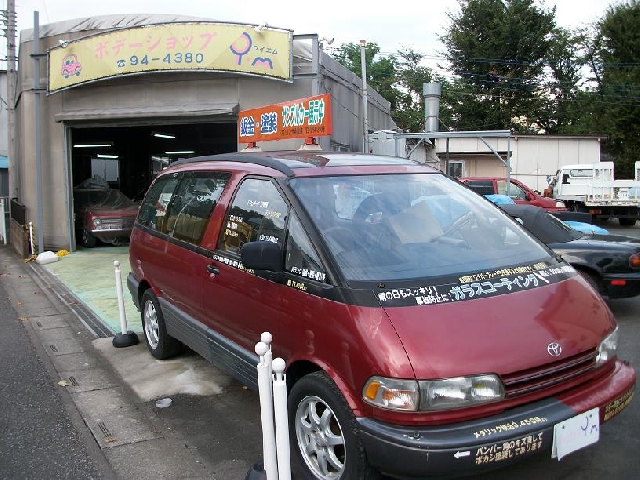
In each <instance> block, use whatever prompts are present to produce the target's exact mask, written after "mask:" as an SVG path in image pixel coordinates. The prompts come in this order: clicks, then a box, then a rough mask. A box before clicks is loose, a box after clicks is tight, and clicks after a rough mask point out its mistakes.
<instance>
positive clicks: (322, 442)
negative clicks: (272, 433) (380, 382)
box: [288, 372, 380, 480]
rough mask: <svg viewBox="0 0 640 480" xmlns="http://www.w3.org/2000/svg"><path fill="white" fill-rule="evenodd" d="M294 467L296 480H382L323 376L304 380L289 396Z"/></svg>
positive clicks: (345, 406)
mask: <svg viewBox="0 0 640 480" xmlns="http://www.w3.org/2000/svg"><path fill="white" fill-rule="evenodd" d="M288 408H289V419H290V432H289V436H290V442H291V463H292V465H293V469H294V472H295V473H296V478H304V479H305V480H306V479H320V480H329V479H333V480H338V479H342V480H350V479H367V480H373V479H379V478H380V474H379V473H378V472H376V471H375V470H374V469H373V468H372V467H371V466H369V464H368V462H367V458H366V455H365V451H364V447H363V445H362V441H361V440H360V438H359V436H358V431H359V427H358V422H357V421H356V418H355V416H354V415H353V412H352V411H351V409H350V408H349V405H348V404H347V402H346V400H345V399H344V397H343V396H342V394H341V393H340V390H338V387H337V386H336V385H335V383H333V382H332V381H331V379H330V378H329V377H327V375H326V374H325V373H324V372H314V373H311V374H309V375H306V376H304V377H302V378H301V379H300V380H298V381H297V382H296V383H295V384H294V385H293V388H292V389H291V393H290V395H289V406H288Z"/></svg>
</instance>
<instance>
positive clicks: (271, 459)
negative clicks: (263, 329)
mask: <svg viewBox="0 0 640 480" xmlns="http://www.w3.org/2000/svg"><path fill="white" fill-rule="evenodd" d="M263 335H264V334H263ZM255 351H256V353H257V354H258V355H259V356H260V362H259V363H258V393H259V394H260V420H261V423H262V451H263V455H264V469H265V471H266V473H267V480H278V465H277V459H276V439H275V433H274V430H273V404H272V398H271V366H269V369H267V364H266V359H265V357H266V356H267V353H269V354H270V353H271V352H270V350H269V347H268V346H267V344H266V343H265V342H258V343H256V347H255Z"/></svg>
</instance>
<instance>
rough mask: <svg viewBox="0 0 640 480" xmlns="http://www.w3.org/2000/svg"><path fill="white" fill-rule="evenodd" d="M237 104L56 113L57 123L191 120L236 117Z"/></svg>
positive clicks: (121, 108)
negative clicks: (222, 116)
mask: <svg viewBox="0 0 640 480" xmlns="http://www.w3.org/2000/svg"><path fill="white" fill-rule="evenodd" d="M238 110H239V106H238V104H237V103H214V104H206V103H204V104H200V105H186V106H183V105H159V106H144V107H126V108H123V107H113V108H96V109H83V110H68V111H65V112H60V113H56V114H55V115H54V119H55V121H56V122H85V121H93V122H95V121H117V120H125V121H126V120H130V121H133V122H135V121H136V120H149V119H189V118H194V117H215V116H220V115H228V116H231V115H236V114H237V113H238Z"/></svg>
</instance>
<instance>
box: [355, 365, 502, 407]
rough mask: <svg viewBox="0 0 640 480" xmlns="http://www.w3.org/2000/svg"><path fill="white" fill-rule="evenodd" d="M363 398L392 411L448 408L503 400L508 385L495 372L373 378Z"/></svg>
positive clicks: (366, 386) (363, 392) (364, 391)
mask: <svg viewBox="0 0 640 480" xmlns="http://www.w3.org/2000/svg"><path fill="white" fill-rule="evenodd" d="M362 398H363V399H364V400H365V401H366V402H368V403H370V404H372V405H376V406H378V407H382V408H387V409H390V410H401V411H417V410H420V411H428V410H448V409H453V408H464V407H471V406H474V405H479V404H482V403H488V402H495V401H497V400H502V399H503V398H504V385H503V384H502V381H501V380H500V378H499V377H498V376H497V375H492V374H487V375H475V376H470V377H457V378H444V379H440V380H420V381H419V382H416V381H414V380H400V379H396V378H383V377H371V378H370V379H369V381H368V382H367V383H366V385H365V386H364V389H363V391H362Z"/></svg>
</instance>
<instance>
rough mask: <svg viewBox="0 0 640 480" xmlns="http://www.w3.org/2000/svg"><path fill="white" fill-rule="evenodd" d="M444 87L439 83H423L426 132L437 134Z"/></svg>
mask: <svg viewBox="0 0 640 480" xmlns="http://www.w3.org/2000/svg"><path fill="white" fill-rule="evenodd" d="M441 92H442V86H441V85H440V83H438V82H433V83H423V84H422V94H423V95H424V131H425V132H437V131H438V130H439V129H438V123H439V117H438V114H439V111H440V94H441Z"/></svg>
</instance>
